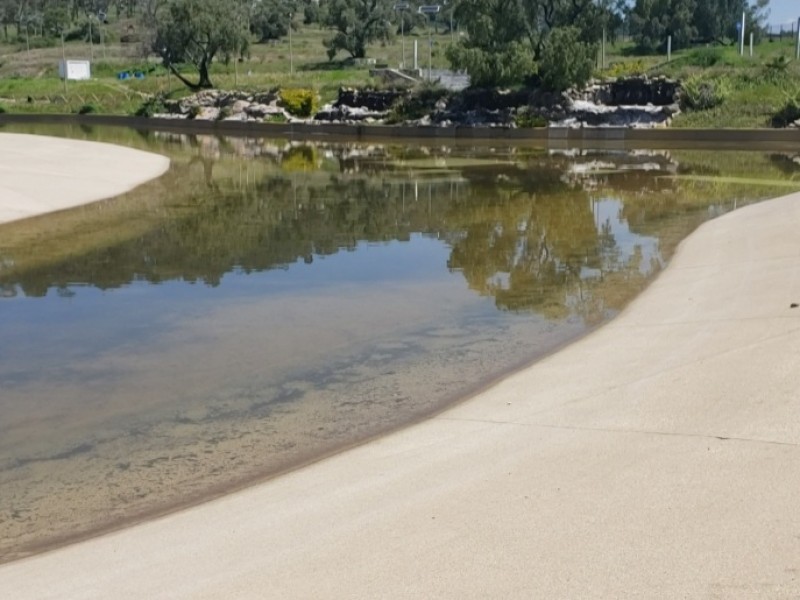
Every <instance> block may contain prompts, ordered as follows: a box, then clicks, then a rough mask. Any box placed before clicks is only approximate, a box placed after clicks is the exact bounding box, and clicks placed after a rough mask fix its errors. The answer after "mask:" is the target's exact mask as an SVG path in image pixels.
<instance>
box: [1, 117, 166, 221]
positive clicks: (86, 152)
mask: <svg viewBox="0 0 800 600" xmlns="http://www.w3.org/2000/svg"><path fill="white" fill-rule="evenodd" d="M120 165H124V167H123V168H120ZM168 168H169V159H168V158H166V157H164V156H160V155H158V154H153V153H150V152H143V151H141V150H133V149H131V148H124V147H122V146H116V145H114V144H105V143H100V142H84V141H76V140H70V139H64V138H56V137H47V136H39V135H26V134H16V133H3V132H1V131H0V225H2V224H3V223H9V222H11V221H17V220H19V219H27V218H30V217H35V216H37V215H42V214H46V213H51V212H55V211H59V210H65V209H68V208H73V207H75V206H81V205H84V204H89V203H91V202H95V201H98V200H104V199H106V198H112V197H114V196H118V195H120V194H123V193H125V192H127V191H129V190H131V189H133V188H134V187H136V186H138V185H140V184H142V183H145V182H146V181H149V180H151V179H155V178H156V177H158V176H160V175H162V174H163V173H164V172H166V170H167V169H168Z"/></svg>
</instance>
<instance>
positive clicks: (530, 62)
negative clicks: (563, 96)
mask: <svg viewBox="0 0 800 600" xmlns="http://www.w3.org/2000/svg"><path fill="white" fill-rule="evenodd" d="M612 6H613V5H610V4H609V3H608V0H602V1H601V2H600V3H598V2H597V0H461V2H459V3H458V5H457V7H456V12H455V17H456V19H457V20H458V22H459V23H460V24H461V25H462V26H463V27H465V28H466V30H467V32H468V34H469V35H468V36H467V37H466V38H465V39H461V40H459V42H458V43H457V44H456V45H455V46H453V47H451V48H450V49H449V50H448V52H447V57H448V59H449V60H450V62H451V64H452V65H453V66H454V67H455V68H459V69H466V70H467V71H468V72H469V74H470V77H471V78H472V82H473V84H475V85H504V84H509V83H519V82H522V81H523V80H524V79H525V78H527V77H529V76H530V75H533V74H534V73H535V72H536V70H537V66H536V65H537V63H538V62H539V61H540V60H541V58H542V54H543V52H544V51H545V48H546V47H547V43H548V40H549V38H550V36H551V35H552V33H553V32H554V31H557V30H559V29H562V28H565V27H569V28H573V30H574V32H575V35H576V36H577V37H576V39H577V41H578V42H580V43H581V44H589V45H591V44H593V43H595V42H597V41H598V40H599V38H600V36H602V31H603V27H604V26H605V25H606V24H607V22H608V20H609V17H610V15H611V10H610V7H612ZM569 35H573V34H569ZM559 39H560V40H562V41H563V40H564V39H566V38H565V37H564V36H561V37H560V38H559ZM582 69H583V65H582V64H581V68H579V69H578V71H581V70H582Z"/></svg>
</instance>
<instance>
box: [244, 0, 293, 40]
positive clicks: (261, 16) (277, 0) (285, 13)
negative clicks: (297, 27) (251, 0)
mask: <svg viewBox="0 0 800 600" xmlns="http://www.w3.org/2000/svg"><path fill="white" fill-rule="evenodd" d="M299 10H300V7H299V6H298V3H297V2H294V1H292V0H260V1H259V2H257V3H256V4H254V5H253V8H252V12H251V16H250V31H251V32H252V33H253V34H255V35H256V36H258V40H259V41H260V42H267V41H269V40H278V39H280V38H282V37H284V36H286V35H287V34H288V33H289V27H290V26H293V17H294V15H295V13H297V12H299Z"/></svg>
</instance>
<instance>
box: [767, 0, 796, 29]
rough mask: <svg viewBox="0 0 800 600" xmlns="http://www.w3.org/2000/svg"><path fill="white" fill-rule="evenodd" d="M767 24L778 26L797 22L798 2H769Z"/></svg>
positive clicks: (775, 0) (786, 0)
mask: <svg viewBox="0 0 800 600" xmlns="http://www.w3.org/2000/svg"><path fill="white" fill-rule="evenodd" d="M769 8H770V11H769V18H768V19H767V22H768V23H774V24H775V25H779V24H780V23H788V22H789V21H797V18H798V17H800V2H798V0H770V2H769Z"/></svg>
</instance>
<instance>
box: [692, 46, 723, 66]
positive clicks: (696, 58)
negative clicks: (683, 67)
mask: <svg viewBox="0 0 800 600" xmlns="http://www.w3.org/2000/svg"><path fill="white" fill-rule="evenodd" d="M724 53H725V51H724V50H723V49H722V48H695V49H694V50H692V51H691V52H689V53H688V54H687V55H686V57H685V58H684V62H685V64H687V65H689V66H693V67H701V68H703V69H708V68H709V67H713V66H714V65H716V64H717V63H719V62H721V61H722V59H723V55H724Z"/></svg>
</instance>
